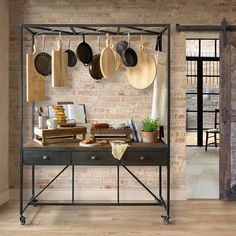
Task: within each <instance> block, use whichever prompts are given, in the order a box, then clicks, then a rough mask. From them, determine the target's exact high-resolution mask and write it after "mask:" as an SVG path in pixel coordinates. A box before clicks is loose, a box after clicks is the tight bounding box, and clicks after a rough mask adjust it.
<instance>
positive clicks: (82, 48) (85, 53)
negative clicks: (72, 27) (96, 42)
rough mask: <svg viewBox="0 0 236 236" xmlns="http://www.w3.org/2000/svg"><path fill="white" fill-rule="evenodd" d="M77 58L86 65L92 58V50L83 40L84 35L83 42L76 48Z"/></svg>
mask: <svg viewBox="0 0 236 236" xmlns="http://www.w3.org/2000/svg"><path fill="white" fill-rule="evenodd" d="M76 56H77V58H78V59H79V60H80V61H81V62H82V63H84V65H85V66H87V65H88V64H89V63H90V62H91V61H92V59H93V51H92V49H91V47H90V46H89V44H87V43H86V42H85V37H84V35H83V42H82V43H80V44H79V45H78V47H77V49H76Z"/></svg>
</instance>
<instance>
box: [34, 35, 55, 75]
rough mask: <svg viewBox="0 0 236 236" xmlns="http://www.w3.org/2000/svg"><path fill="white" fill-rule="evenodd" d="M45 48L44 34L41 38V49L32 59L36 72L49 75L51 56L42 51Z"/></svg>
mask: <svg viewBox="0 0 236 236" xmlns="http://www.w3.org/2000/svg"><path fill="white" fill-rule="evenodd" d="M44 48H45V35H44V34H43V39H42V51H41V53H38V54H37V56H36V57H35V59H34V66H35V69H36V70H37V72H38V73H39V74H41V75H43V76H48V75H51V60H52V59H51V56H50V55H49V54H48V53H46V52H44Z"/></svg>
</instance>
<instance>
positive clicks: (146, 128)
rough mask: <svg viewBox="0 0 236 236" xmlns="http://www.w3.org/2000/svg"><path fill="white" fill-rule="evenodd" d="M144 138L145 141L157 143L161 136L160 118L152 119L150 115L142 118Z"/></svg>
mask: <svg viewBox="0 0 236 236" xmlns="http://www.w3.org/2000/svg"><path fill="white" fill-rule="evenodd" d="M141 125H142V131H141V135H142V139H143V142H144V143H156V142H157V139H158V137H159V130H158V129H159V119H151V118H149V117H147V118H144V119H142V120H141Z"/></svg>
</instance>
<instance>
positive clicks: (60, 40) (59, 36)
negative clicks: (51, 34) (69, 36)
mask: <svg viewBox="0 0 236 236" xmlns="http://www.w3.org/2000/svg"><path fill="white" fill-rule="evenodd" d="M59 40H60V41H61V30H60V32H59Z"/></svg>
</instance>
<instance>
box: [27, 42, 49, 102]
mask: <svg viewBox="0 0 236 236" xmlns="http://www.w3.org/2000/svg"><path fill="white" fill-rule="evenodd" d="M38 53H39V51H38V46H37V45H34V52H33V53H32V54H29V53H27V54H26V100H27V102H34V101H42V100H44V99H45V78H44V77H43V76H42V75H40V74H39V73H38V72H37V70H36V69H35V66H34V59H35V57H36V56H37V55H38Z"/></svg>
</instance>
